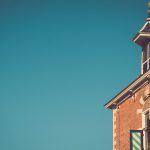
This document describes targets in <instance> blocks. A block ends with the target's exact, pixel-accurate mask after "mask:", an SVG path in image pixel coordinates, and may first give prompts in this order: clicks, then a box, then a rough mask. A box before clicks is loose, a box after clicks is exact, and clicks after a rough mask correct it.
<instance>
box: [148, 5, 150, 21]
mask: <svg viewBox="0 0 150 150" xmlns="http://www.w3.org/2000/svg"><path fill="white" fill-rule="evenodd" d="M147 12H148V17H147V21H150V2H148V11H147Z"/></svg>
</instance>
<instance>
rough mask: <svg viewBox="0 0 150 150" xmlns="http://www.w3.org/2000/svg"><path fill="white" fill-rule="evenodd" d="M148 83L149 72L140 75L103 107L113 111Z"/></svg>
mask: <svg viewBox="0 0 150 150" xmlns="http://www.w3.org/2000/svg"><path fill="white" fill-rule="evenodd" d="M149 81H150V70H149V71H147V72H146V73H144V74H143V75H140V76H139V77H138V78H137V79H136V80H134V81H133V82H132V83H131V84H129V85H128V86H127V87H126V88H125V89H123V90H122V91H121V92H120V93H119V94H117V95H116V96H115V97H114V98H112V99H111V100H110V101H109V102H108V103H106V104H105V105H104V106H105V107H106V108H109V109H114V108H116V107H117V106H119V105H120V104H121V103H122V102H124V101H125V100H127V99H128V98H129V97H131V96H132V95H133V94H134V93H135V92H136V91H138V90H139V89H140V88H141V87H143V86H144V85H146V84H148V83H149Z"/></svg>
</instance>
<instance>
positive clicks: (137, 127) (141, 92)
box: [105, 3, 150, 150]
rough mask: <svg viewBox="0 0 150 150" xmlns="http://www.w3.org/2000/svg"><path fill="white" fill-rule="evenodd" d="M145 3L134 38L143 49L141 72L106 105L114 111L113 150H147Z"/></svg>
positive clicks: (149, 24) (149, 91)
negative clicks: (142, 17)
mask: <svg viewBox="0 0 150 150" xmlns="http://www.w3.org/2000/svg"><path fill="white" fill-rule="evenodd" d="M148 6H149V9H148V17H147V21H146V23H145V24H144V26H143V27H142V29H141V30H140V31H139V32H138V34H136V36H135V37H134V38H133V41H134V42H135V43H136V44H138V45H139V46H140V47H141V49H142V58H141V74H140V76H139V77H138V78H137V79H135V80H134V81H133V82H132V83H131V84H129V85H128V86H127V87H126V88H125V89H123V90H122V91H121V92H120V93H118V94H117V95H116V96H115V97H113V98H112V99H111V100H110V101H109V102H107V103H106V104H105V107H106V108H108V109H111V110H112V112H113V150H150V3H149V4H148ZM118 82H119V81H118Z"/></svg>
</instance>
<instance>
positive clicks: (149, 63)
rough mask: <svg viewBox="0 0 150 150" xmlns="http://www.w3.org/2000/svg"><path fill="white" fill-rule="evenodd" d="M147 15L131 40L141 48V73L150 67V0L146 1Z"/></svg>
mask: <svg viewBox="0 0 150 150" xmlns="http://www.w3.org/2000/svg"><path fill="white" fill-rule="evenodd" d="M148 8H149V9H148V17H147V21H146V23H145V25H144V26H143V27H142V29H141V30H140V31H139V33H138V34H137V35H136V36H135V37H134V38H133V41H134V42H135V43H136V44H138V45H140V46H141V48H142V60H141V74H144V73H145V72H147V71H148V70H149V69H150V2H149V3H148Z"/></svg>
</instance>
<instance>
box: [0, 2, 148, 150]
mask: <svg viewBox="0 0 150 150" xmlns="http://www.w3.org/2000/svg"><path fill="white" fill-rule="evenodd" d="M146 17H147V1H142V0H136V1H135V0H126V1H124V0H111V1H107V0H54V1H53V0H41V1H40V0H4V1H3V0H0V149H1V150H111V149H112V113H111V111H110V110H106V109H105V108H104V106H103V105H104V104H105V103H106V102H107V101H109V100H110V99H111V98H112V97H113V96H115V94H117V93H118V92H119V91H120V90H122V89H123V88H125V87H126V86H127V85H128V84H129V83H130V82H131V81H133V80H134V79H136V78H137V77H138V76H139V75H140V55H141V50H140V47H139V46H137V45H136V44H134V43H133V42H132V38H133V36H134V35H135V34H136V33H137V32H138V31H139V29H140V28H141V27H142V26H143V25H144V23H145V20H146Z"/></svg>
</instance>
